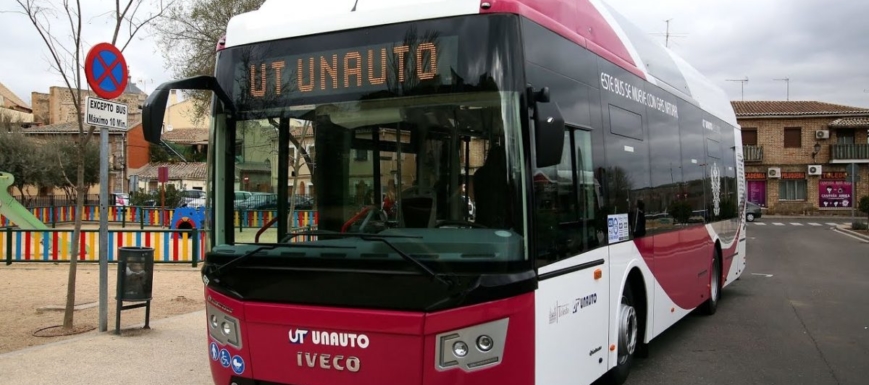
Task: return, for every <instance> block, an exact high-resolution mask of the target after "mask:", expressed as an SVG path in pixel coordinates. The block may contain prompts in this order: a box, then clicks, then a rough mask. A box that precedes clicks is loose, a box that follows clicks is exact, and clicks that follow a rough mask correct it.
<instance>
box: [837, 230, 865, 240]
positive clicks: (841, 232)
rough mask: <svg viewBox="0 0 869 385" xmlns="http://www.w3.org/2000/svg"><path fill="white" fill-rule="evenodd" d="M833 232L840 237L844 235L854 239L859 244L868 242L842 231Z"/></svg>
mask: <svg viewBox="0 0 869 385" xmlns="http://www.w3.org/2000/svg"><path fill="white" fill-rule="evenodd" d="M833 231H835V232H837V233H839V234H842V235H844V236H846V237H851V238H854V239H856V240H858V241H860V242H861V243H869V241H866V240H865V239H863V238H860V237H857V236H854V235H851V234H848V233H846V232H844V231H839V230H836V229H833Z"/></svg>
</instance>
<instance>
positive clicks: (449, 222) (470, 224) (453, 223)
mask: <svg viewBox="0 0 869 385" xmlns="http://www.w3.org/2000/svg"><path fill="white" fill-rule="evenodd" d="M442 226H464V227H476V228H478V229H487V228H488V227H486V226H483V225H481V224H479V223H476V222H468V221H454V220H444V221H439V222H438V223H437V224H436V225H435V227H437V228H440V227H442Z"/></svg>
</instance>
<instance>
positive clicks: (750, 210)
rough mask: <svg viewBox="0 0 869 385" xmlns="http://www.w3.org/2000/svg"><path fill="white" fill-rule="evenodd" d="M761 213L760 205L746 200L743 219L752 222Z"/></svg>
mask: <svg viewBox="0 0 869 385" xmlns="http://www.w3.org/2000/svg"><path fill="white" fill-rule="evenodd" d="M762 214H763V213H762V212H761V207H760V206H758V205H757V204H755V203H751V202H748V204H746V206H745V220H746V221H747V222H754V220H755V219H757V218H760V216H761V215H762Z"/></svg>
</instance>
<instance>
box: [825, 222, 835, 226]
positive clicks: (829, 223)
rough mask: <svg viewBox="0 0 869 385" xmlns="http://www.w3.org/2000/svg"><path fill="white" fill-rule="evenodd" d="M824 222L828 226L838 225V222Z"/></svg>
mask: <svg viewBox="0 0 869 385" xmlns="http://www.w3.org/2000/svg"><path fill="white" fill-rule="evenodd" d="M824 224H825V225H827V226H836V225H837V224H838V223H833V222H827V223H824Z"/></svg>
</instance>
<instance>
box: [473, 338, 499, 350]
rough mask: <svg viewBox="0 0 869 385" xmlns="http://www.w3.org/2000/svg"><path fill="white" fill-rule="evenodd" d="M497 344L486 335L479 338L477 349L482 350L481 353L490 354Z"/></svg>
mask: <svg viewBox="0 0 869 385" xmlns="http://www.w3.org/2000/svg"><path fill="white" fill-rule="evenodd" d="M494 344H495V341H493V340H492V337H489V336H487V335H485V334H483V335H481V336H479V337H477V349H480V351H481V352H488V351H489V350H492V345H494Z"/></svg>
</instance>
